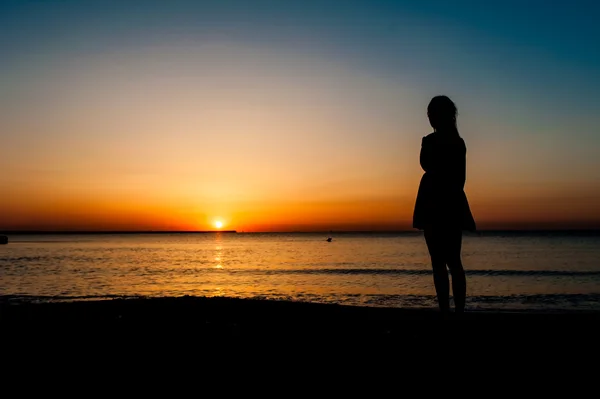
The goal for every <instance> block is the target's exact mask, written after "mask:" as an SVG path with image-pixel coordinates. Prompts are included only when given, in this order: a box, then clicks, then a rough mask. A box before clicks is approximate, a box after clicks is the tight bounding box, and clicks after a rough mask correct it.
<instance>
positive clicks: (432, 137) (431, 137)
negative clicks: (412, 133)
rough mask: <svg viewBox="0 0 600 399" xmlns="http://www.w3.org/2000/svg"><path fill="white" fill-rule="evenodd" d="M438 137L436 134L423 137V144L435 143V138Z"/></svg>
mask: <svg viewBox="0 0 600 399" xmlns="http://www.w3.org/2000/svg"><path fill="white" fill-rule="evenodd" d="M436 137H437V136H436V135H435V132H433V133H429V134H428V135H427V136H424V137H423V140H422V143H423V144H426V143H431V142H433V141H435V138H436Z"/></svg>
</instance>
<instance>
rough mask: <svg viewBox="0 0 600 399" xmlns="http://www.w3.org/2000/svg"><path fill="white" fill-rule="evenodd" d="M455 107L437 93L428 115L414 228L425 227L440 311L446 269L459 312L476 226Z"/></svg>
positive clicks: (445, 309)
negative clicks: (470, 234) (469, 239)
mask: <svg viewBox="0 0 600 399" xmlns="http://www.w3.org/2000/svg"><path fill="white" fill-rule="evenodd" d="M456 114H457V110H456V106H455V105H454V103H453V102H452V100H450V99H449V98H448V97H446V96H437V97H434V98H433V99H432V100H431V102H430V103H429V106H428V107H427V116H428V117H429V123H430V124H431V126H432V127H433V130H434V132H433V133H431V134H429V135H428V136H425V137H423V141H422V143H421V156H420V160H421V167H422V168H423V170H424V171H425V173H424V174H423V177H422V178H421V184H420V185H419V192H418V194H417V201H416V204H415V211H414V216H413V227H415V228H417V229H420V230H423V231H424V234H425V241H426V242H427V248H428V250H429V255H430V256H431V265H432V267H433V281H434V284H435V290H436V292H437V298H438V304H439V306H440V310H441V311H442V313H443V314H444V316H447V315H448V314H449V313H450V298H449V296H450V287H449V285H450V284H449V280H448V270H447V269H446V267H448V269H449V270H450V274H451V275H452V293H453V295H454V305H455V312H456V313H463V312H464V310H465V297H466V292H467V282H466V278H465V272H464V270H463V266H462V261H461V254H460V253H461V245H462V232H463V230H470V231H474V230H475V221H474V220H473V215H472V214H471V210H470V208H469V203H468V201H467V196H466V195H465V192H464V185H465V179H466V153H467V148H466V146H465V142H464V140H463V139H462V138H461V137H460V135H459V134H458V129H457V127H456Z"/></svg>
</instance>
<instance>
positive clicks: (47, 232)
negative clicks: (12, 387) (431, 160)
mask: <svg viewBox="0 0 600 399" xmlns="http://www.w3.org/2000/svg"><path fill="white" fill-rule="evenodd" d="M481 232H488V233H490V232H491V233H494V232H499V233H511V232H514V233H530V232H600V228H563V229H560V228H553V229H548V228H529V229H479V230H477V231H474V232H471V231H465V232H464V233H465V234H467V235H468V234H477V233H481ZM214 233H227V234H357V233H363V234H366V233H379V234H386V233H387V234H394V233H422V230H417V229H399V230H338V231H336V230H328V231H325V230H288V231H285V230H282V231H243V230H242V231H237V230H4V231H2V230H0V234H3V235H36V234H38V235H68V234H71V235H76V234H84V235H85V234H98V235H101V234H214Z"/></svg>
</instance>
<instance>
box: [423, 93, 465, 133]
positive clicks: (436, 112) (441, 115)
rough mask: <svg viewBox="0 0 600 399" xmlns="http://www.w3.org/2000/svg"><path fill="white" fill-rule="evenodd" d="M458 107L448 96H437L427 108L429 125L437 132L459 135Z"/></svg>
mask: <svg viewBox="0 0 600 399" xmlns="http://www.w3.org/2000/svg"><path fill="white" fill-rule="evenodd" d="M457 113H458V110H457V109H456V105H455V104H454V102H453V101H452V100H450V98H448V97H447V96H435V97H433V98H432V99H431V101H430V102H429V105H428V106H427V116H428V117H429V123H431V126H432V127H433V128H434V129H435V130H436V131H438V130H442V131H445V132H448V133H456V134H458V129H457V128H456V115H457Z"/></svg>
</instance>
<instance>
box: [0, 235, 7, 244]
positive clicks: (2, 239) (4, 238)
mask: <svg viewBox="0 0 600 399" xmlns="http://www.w3.org/2000/svg"><path fill="white" fill-rule="evenodd" d="M0 244H8V237H7V236H0Z"/></svg>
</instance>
